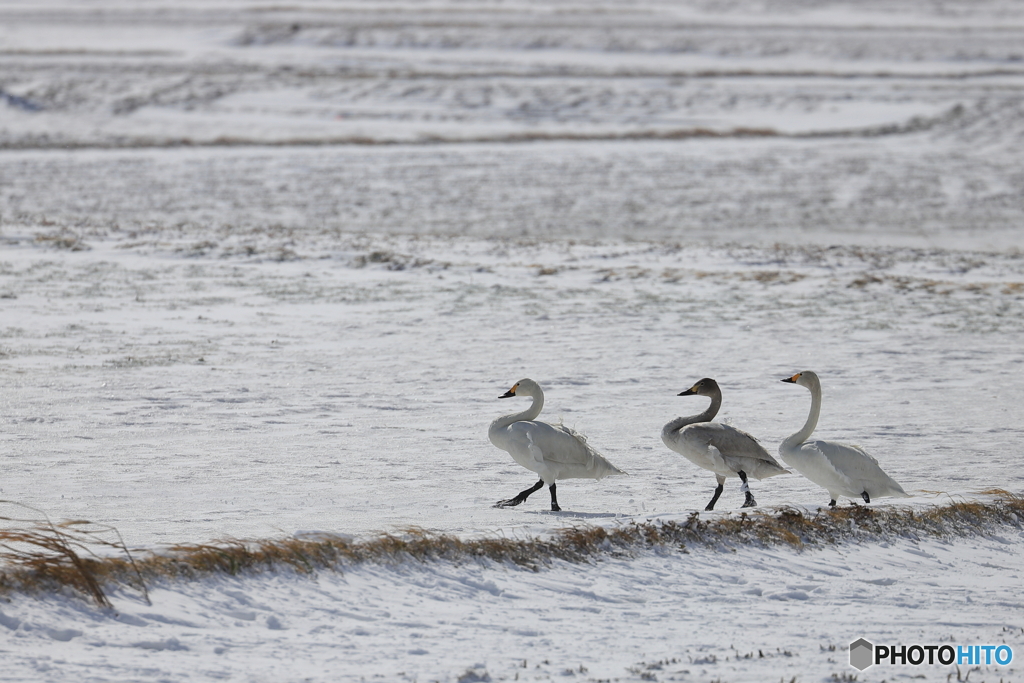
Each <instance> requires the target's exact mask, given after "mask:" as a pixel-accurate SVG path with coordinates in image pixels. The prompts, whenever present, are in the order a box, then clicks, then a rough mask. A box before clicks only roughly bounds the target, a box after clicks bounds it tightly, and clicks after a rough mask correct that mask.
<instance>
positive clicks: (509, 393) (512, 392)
mask: <svg viewBox="0 0 1024 683" xmlns="http://www.w3.org/2000/svg"><path fill="white" fill-rule="evenodd" d="M518 388H519V385H518V384H517V385H515V386H514V387H512V388H511V389H509V390H508V391H506V392H505V393H504V394H502V395H501V396H499V397H498V398H512V397H513V396H515V395H516V389H518Z"/></svg>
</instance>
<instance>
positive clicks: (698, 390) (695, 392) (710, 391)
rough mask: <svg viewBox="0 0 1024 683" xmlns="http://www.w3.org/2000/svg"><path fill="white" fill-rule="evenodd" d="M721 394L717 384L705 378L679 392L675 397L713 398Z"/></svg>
mask: <svg viewBox="0 0 1024 683" xmlns="http://www.w3.org/2000/svg"><path fill="white" fill-rule="evenodd" d="M721 393H722V390H721V389H719V388H718V382H716V381H715V380H713V379H711V378H710V377H705V378H704V379H702V380H699V381H698V382H697V383H696V384H694V385H693V386H692V387H690V388H689V389H687V390H686V391H681V392H679V393H678V394H677V396H715V395H718V394H721Z"/></svg>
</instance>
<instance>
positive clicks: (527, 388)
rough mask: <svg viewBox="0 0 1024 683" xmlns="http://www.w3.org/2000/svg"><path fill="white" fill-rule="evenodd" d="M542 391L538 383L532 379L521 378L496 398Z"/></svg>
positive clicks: (534, 394)
mask: <svg viewBox="0 0 1024 683" xmlns="http://www.w3.org/2000/svg"><path fill="white" fill-rule="evenodd" d="M540 393H542V392H541V390H540V385H539V384H537V383H536V382H534V381H533V380H532V379H521V380H519V381H518V382H516V383H515V384H513V385H512V388H511V389H509V390H508V391H506V392H505V393H504V394H502V395H501V396H499V397H498V398H512V397H513V396H537V395H538V394H540Z"/></svg>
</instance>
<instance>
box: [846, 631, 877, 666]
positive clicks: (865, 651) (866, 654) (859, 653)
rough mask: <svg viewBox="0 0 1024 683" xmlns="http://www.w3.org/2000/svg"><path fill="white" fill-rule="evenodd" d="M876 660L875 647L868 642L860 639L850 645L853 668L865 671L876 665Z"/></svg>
mask: <svg viewBox="0 0 1024 683" xmlns="http://www.w3.org/2000/svg"><path fill="white" fill-rule="evenodd" d="M874 658H875V646H874V645H872V644H871V643H869V642H868V641H866V640H864V639H863V638H858V639H857V640H855V641H853V642H852V643H850V666H852V667H853V668H855V669H857V670H858V671H863V670H864V669H866V668H868V667H869V666H871V665H872V664H874V661H873V660H874Z"/></svg>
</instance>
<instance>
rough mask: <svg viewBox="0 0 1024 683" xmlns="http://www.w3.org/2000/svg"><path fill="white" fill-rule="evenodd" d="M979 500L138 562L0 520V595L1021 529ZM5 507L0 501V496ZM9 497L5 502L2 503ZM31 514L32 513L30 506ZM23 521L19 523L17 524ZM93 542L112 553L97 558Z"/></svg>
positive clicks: (1011, 511)
mask: <svg viewBox="0 0 1024 683" xmlns="http://www.w3.org/2000/svg"><path fill="white" fill-rule="evenodd" d="M981 495H985V496H989V497H991V500H988V501H974V500H962V501H952V502H949V503H946V504H944V505H935V506H928V507H910V506H898V505H894V506H885V507H863V506H860V505H852V506H850V507H840V508H836V509H827V508H826V509H815V510H809V509H804V508H797V507H782V508H775V509H766V510H757V511H753V512H740V513H737V514H730V515H727V516H718V517H711V518H707V519H705V518H702V517H701V514H700V513H699V512H693V513H691V514H690V516H689V517H688V518H686V519H685V520H682V521H676V520H669V521H646V522H631V523H628V524H624V525H621V526H617V527H601V526H591V525H581V526H571V527H568V528H565V529H561V530H559V531H557V532H555V533H553V534H552V535H551V536H548V537H543V538H540V537H536V538H525V539H516V538H505V537H490V538H481V539H461V538H458V537H455V536H450V535H446V534H438V533H433V532H430V531H426V530H424V529H418V528H410V529H407V530H405V531H403V532H402V533H396V534H382V535H380V536H378V537H376V538H371V539H364V540H354V539H351V538H348V537H344V536H337V535H332V534H320V535H317V536H315V537H310V538H286V539H276V540H261V541H241V540H226V541H218V542H214V543H207V544H187V545H179V546H175V547H172V548H170V549H169V550H167V551H162V552H159V553H156V552H149V553H146V554H145V555H144V556H141V557H139V558H133V557H132V555H131V553H129V551H128V549H127V548H126V547H125V545H124V543H123V542H122V541H121V539H120V536H119V535H117V532H116V530H113V529H112V528H110V527H105V526H102V525H96V524H92V523H89V522H82V521H75V522H63V523H60V524H53V523H51V522H50V521H49V520H48V519H45V516H44V519H42V520H39V519H35V520H25V519H16V518H13V517H0V521H2V522H5V523H8V524H15V525H20V526H15V527H14V528H8V529H0V562H2V563H3V565H0V591H11V590H20V591H26V592H31V591H52V590H54V589H59V588H61V587H68V588H71V589H73V590H74V591H76V592H77V593H79V594H82V595H84V596H87V597H89V598H91V599H92V600H94V601H95V602H96V603H97V604H98V605H100V606H104V607H109V606H110V601H109V598H108V597H107V596H106V592H105V591H106V589H107V588H108V587H109V586H111V585H122V586H129V587H132V588H134V589H137V590H139V591H141V592H142V594H143V596H144V597H145V598H146V599H147V600H148V596H147V594H146V588H145V585H146V582H152V581H156V580H170V581H178V580H194V579H199V578H202V577H204V576H211V575H228V576H238V575H244V574H250V573H258V572H263V571H279V570H291V571H295V572H297V573H300V574H313V573H315V572H317V571H319V570H331V571H344V569H345V568H346V567H349V566H353V565H357V564H361V563H378V564H392V563H401V562H408V561H415V562H424V563H426V562H438V561H446V562H456V563H457V562H467V561H481V560H482V561H490V562H497V563H507V564H512V565H515V566H518V567H522V568H525V569H529V570H533V571H538V570H540V569H541V568H543V567H544V566H546V565H549V564H550V563H552V562H554V561H558V560H561V561H566V562H588V561H593V560H596V559H599V558H600V557H602V556H608V557H615V556H632V555H635V554H637V553H640V552H644V551H647V550H651V549H665V550H673V551H682V552H689V549H690V548H700V547H703V548H706V549H709V550H712V551H714V550H724V549H735V548H737V547H743V546H750V545H762V546H772V545H786V546H790V547H793V548H797V549H801V548H807V547H822V546H827V545H835V544H838V543H844V542H851V541H857V542H864V541H872V540H882V539H894V538H910V539H919V538H922V537H950V538H951V537H959V536H969V535H977V534H985V533H989V532H990V531H991V530H993V529H995V528H996V527H998V526H1001V525H1012V526H1017V527H1019V526H1020V525H1021V523H1022V519H1024V496H1020V495H1017V494H1013V493H1009V492H1007V491H1004V490H1001V489H993V490H989V491H984V492H982V494H981ZM0 503H7V501H0ZM8 504H11V505H15V504H13V503H8ZM40 514H41V513H40ZM26 522H28V526H24V524H25V523H26ZM97 550H102V551H103V552H105V553H108V554H112V555H111V556H104V555H101V554H100V553H97V552H96V551H97Z"/></svg>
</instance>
